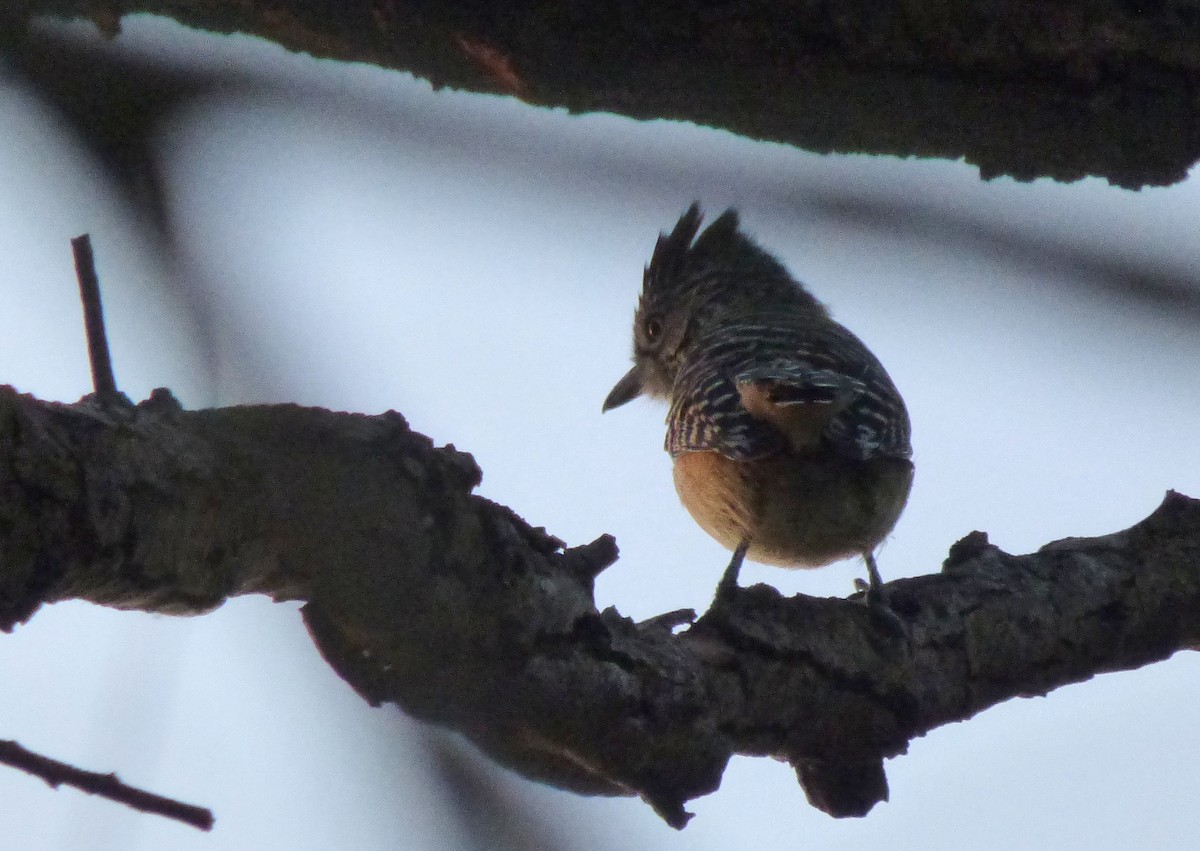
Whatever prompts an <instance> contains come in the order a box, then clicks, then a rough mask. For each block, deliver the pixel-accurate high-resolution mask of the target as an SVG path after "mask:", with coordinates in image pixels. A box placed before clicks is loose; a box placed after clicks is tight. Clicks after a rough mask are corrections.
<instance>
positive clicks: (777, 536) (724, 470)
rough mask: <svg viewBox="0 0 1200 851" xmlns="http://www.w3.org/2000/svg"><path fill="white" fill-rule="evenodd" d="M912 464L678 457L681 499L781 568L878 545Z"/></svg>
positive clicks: (900, 503)
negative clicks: (747, 540)
mask: <svg viewBox="0 0 1200 851" xmlns="http://www.w3.org/2000/svg"><path fill="white" fill-rule="evenodd" d="M912 469H913V468H912V464H910V463H909V462H908V461H904V460H901V459H895V458H876V459H872V460H869V461H854V460H850V459H846V458H841V457H839V456H835V455H832V454H831V453H828V452H825V453H821V454H816V453H811V454H806V453H781V454H779V455H775V456H771V457H769V458H763V459H759V460H755V461H734V460H731V459H729V458H726V457H724V456H723V455H721V454H719V453H717V452H689V453H685V454H683V455H680V456H679V457H678V458H676V459H675V488H676V490H677V491H678V492H679V498H680V501H682V502H683V505H684V507H685V508H687V510H688V512H689V513H690V514H691V515H692V517H693V518H694V519H695V520H696V522H697V523H698V524H699V525H700V527H701V528H702V529H704V530H705V531H706V532H708V534H710V535H712V537H714V538H715V539H716V540H717V541H719V542H720V543H721V544H722V545H724V546H725V547H727V548H729V549H733V548H734V547H736V546H737V545H738V544H739V543H740V542H741V541H743V540H745V539H746V538H749V540H750V548H749V550H748V552H747V557H748V558H750V559H752V560H754V561H757V562H762V563H763V564H772V565H777V566H780V567H821V566H822V565H826V564H829V563H830V562H833V561H837V560H838V559H842V558H846V557H848V556H852V555H858V554H861V553H864V552H869V551H871V550H873V549H874V548H875V547H876V546H877V545H878V544H879V542H880V541H882V540H883V538H884V537H885V536H886V535H887V534H888V533H889V532H891V530H892V527H893V526H895V525H896V520H897V519H898V518H899V516H900V512H901V511H902V510H903V508H904V504H905V503H906V502H907V500H908V492H909V488H910V487H911V486H912Z"/></svg>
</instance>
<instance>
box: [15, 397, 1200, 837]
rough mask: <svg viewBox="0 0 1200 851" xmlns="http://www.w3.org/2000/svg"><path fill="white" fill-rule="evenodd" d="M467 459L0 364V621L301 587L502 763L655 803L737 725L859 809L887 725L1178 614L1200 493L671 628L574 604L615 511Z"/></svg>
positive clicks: (708, 778) (318, 613) (605, 558)
mask: <svg viewBox="0 0 1200 851" xmlns="http://www.w3.org/2000/svg"><path fill="white" fill-rule="evenodd" d="M478 481H479V470H478V468H477V467H476V466H475V464H474V461H473V460H472V459H471V458H470V456H468V455H465V454H464V453H461V452H458V451H456V450H455V449H453V447H445V448H440V449H439V448H435V447H434V446H433V444H432V443H431V442H430V441H429V440H428V439H427V438H425V437H422V436H420V435H418V434H415V433H413V432H412V431H411V430H409V428H408V426H407V424H406V423H405V422H404V420H403V418H401V417H400V416H399V415H398V414H395V413H387V414H382V415H379V416H364V415H356V414H339V413H332V412H329V411H324V410H319V409H311V408H300V407H297V406H294V405H278V406H260V407H242V408H226V409H219V410H206V411H183V410H181V409H180V408H179V406H178V404H177V403H175V401H174V400H173V398H172V397H171V396H170V394H168V393H167V392H166V391H157V392H156V393H155V394H153V395H152V396H151V398H150V399H148V400H147V401H145V402H143V403H141V404H140V405H137V406H134V405H132V404H130V403H128V402H125V401H124V400H121V399H119V398H118V399H113V398H111V397H110V398H109V399H104V400H97V399H95V398H92V397H88V398H85V399H84V400H82V401H81V402H79V403H77V404H75V405H61V404H55V403H46V402H41V401H38V400H36V399H34V398H32V397H29V396H23V395H20V394H18V393H16V392H15V391H13V390H12V389H11V388H0V627H3V628H4V629H6V630H11V629H12V628H13V627H14V626H15V625H16V624H17V623H18V622H21V621H24V620H26V619H28V618H29V617H31V616H32V615H33V614H34V612H35V611H36V610H37V608H38V607H39V606H41V605H42V604H44V603H52V602H56V601H59V600H65V599H69V598H75V599H84V600H90V601H93V602H95V603H99V604H103V605H109V606H115V607H118V608H129V609H142V610H146V611H157V612H167V613H174V614H199V613H202V612H205V611H208V610H210V609H212V608H213V607H215V606H218V605H220V604H221V603H222V601H224V600H225V599H227V598H228V597H230V596H232V595H235V594H245V593H264V594H268V595H270V596H272V597H273V598H275V599H277V600H282V599H299V600H304V601H305V606H304V609H303V612H304V618H305V621H306V623H307V625H308V627H309V630H310V632H311V634H312V636H313V638H314V639H315V641H316V642H317V645H318V647H319V648H320V650H321V652H322V653H323V654H324V656H325V658H326V659H327V660H328V661H329V663H330V664H331V665H332V666H333V667H334V668H335V669H336V670H337V671H338V673H339V674H341V676H343V677H344V678H345V679H346V680H347V681H348V682H349V683H350V684H351V685H352V686H353V687H354V688H355V689H357V690H358V691H359V693H361V694H362V695H363V696H364V697H365V698H366V699H368V700H370V701H371V702H372V703H381V702H385V701H390V702H394V703H396V704H398V705H400V706H401V707H402V708H404V709H405V710H406V711H408V712H409V713H411V714H413V715H415V716H417V717H420V718H424V719H426V720H429V721H432V722H435V723H438V724H443V725H446V726H449V727H453V728H455V729H458V730H460V731H462V732H463V733H465V734H466V735H467V736H469V737H470V738H471V739H473V740H474V741H475V742H476V743H477V744H479V745H480V746H481V747H482V748H483V749H484V750H486V751H487V752H488V753H490V754H492V755H493V756H494V757H495V758H496V759H498V760H500V761H501V762H503V763H505V764H507V765H509V766H511V767H513V768H515V769H517V770H518V771H520V772H522V773H524V774H526V775H527V776H530V777H534V778H538V779H541V780H545V781H548V782H551V783H554V784H556V785H559V786H562V787H564V788H568V789H574V790H577V791H580V792H585V793H591V794H612V795H632V794H636V795H641V796H642V797H643V798H644V799H646V800H647V801H648V802H649V803H651V804H652V805H653V806H654V807H655V808H656V809H657V810H658V812H659V813H660V814H661V815H662V816H663V817H664V818H665V819H666V820H667V821H668V822H670V823H671V824H673V825H675V826H677V827H678V826H682V825H683V824H685V823H686V821H687V818H688V815H687V813H686V812H685V811H684V804H685V802H686V801H688V800H689V799H691V798H694V797H696V796H699V795H703V794H705V793H707V792H711V791H712V790H714V789H715V788H716V787H717V785H718V783H719V782H720V778H721V774H722V772H723V770H724V766H725V764H726V761H727V760H728V759H729V757H730V756H731V755H732V754H734V753H743V754H756V755H772V756H776V757H779V758H783V759H786V760H787V761H788V762H790V763H791V764H792V765H793V766H794V767H795V768H796V771H797V774H798V777H799V779H800V782H801V783H802V785H803V786H804V788H805V790H806V792H807V794H808V796H809V799H810V801H812V803H813V804H814V805H816V806H818V807H820V808H821V809H823V810H825V811H826V812H829V813H832V814H834V815H838V816H846V815H861V814H864V813H866V812H867V811H868V810H869V809H870V808H871V807H872V806H873V805H874V803H876V802H877V801H879V800H883V799H884V798H886V795H887V783H886V779H885V777H884V773H883V760H884V759H886V758H888V757H892V756H895V755H897V754H900V753H903V752H904V750H905V748H906V745H907V743H908V741H910V740H911V739H912V738H913V737H915V736H919V735H922V734H923V733H925V732H926V731H928V730H930V729H932V728H934V727H937V726H938V725H941V724H945V723H948V722H951V721H957V720H961V719H964V718H968V717H970V716H971V715H973V714H975V713H976V712H979V711H980V710H982V709H985V708H987V707H988V706H992V705H994V704H996V703H999V702H1000V701H1003V700H1007V699H1008V698H1011V697H1015V696H1019V695H1033V694H1043V693H1045V692H1047V691H1049V690H1051V689H1053V688H1056V687H1057V686H1060V685H1063V684H1066V683H1072V682H1078V681H1080V680H1085V679H1087V678H1089V677H1091V676H1092V675H1094V674H1096V673H1098V672H1101V671H1113V670H1120V669H1128V668H1134V667H1137V666H1140V665H1144V664H1147V663H1149V662H1152V661H1156V660H1160V659H1164V658H1166V657H1167V656H1169V655H1171V654H1172V653H1173V652H1175V651H1176V650H1179V649H1183V648H1191V647H1195V646H1196V645H1197V643H1198V642H1200V502H1197V501H1194V500H1191V499H1188V498H1186V497H1183V496H1180V495H1178V494H1169V495H1168V497H1167V499H1166V500H1165V501H1164V502H1163V504H1162V505H1161V506H1160V507H1159V509H1158V510H1157V511H1155V512H1154V514H1152V515H1151V516H1150V517H1149V518H1147V519H1146V520H1145V521H1143V522H1142V523H1139V524H1138V525H1136V526H1134V527H1133V528H1131V529H1128V530H1126V531H1124V532H1119V533H1116V534H1113V535H1108V536H1105V537H1101V538H1090V539H1067V540H1063V541H1058V542H1055V543H1053V544H1049V545H1047V546H1045V547H1043V548H1042V549H1041V550H1039V551H1038V552H1036V553H1033V554H1030V555H1025V556H1011V555H1008V554H1005V553H1003V552H1001V551H1000V550H998V549H997V548H995V547H993V546H991V545H989V544H988V543H987V540H986V537H985V536H984V535H982V534H981V533H973V534H972V535H970V536H968V537H967V538H965V539H964V540H963V541H960V542H959V543H958V544H957V545H955V547H954V548H953V549H952V551H951V553H950V556H949V558H948V559H947V561H946V563H945V565H944V566H943V569H942V571H941V572H940V573H937V574H932V575H928V576H919V577H915V578H911V579H902V580H897V581H894V582H891V583H889V584H888V585H887V586H885V587H886V593H887V597H888V600H889V603H890V606H891V609H892V611H893V613H894V615H895V617H894V618H893V617H890V616H885V615H881V614H880V613H879V612H877V611H875V610H872V609H871V608H869V607H867V606H863V605H861V604H859V603H857V602H854V601H849V600H841V599H816V598H810V597H805V596H796V597H791V598H787V597H783V596H782V595H780V594H779V593H778V592H777V591H775V590H774V589H772V588H769V587H767V586H762V585H759V586H755V587H752V588H748V589H743V590H741V591H739V592H738V593H736V594H733V595H731V596H730V597H728V598H722V600H721V601H720V602H719V603H718V604H717V605H715V606H714V608H713V609H711V610H710V611H709V612H707V613H706V614H705V615H704V616H703V617H702V618H700V620H699V621H697V622H696V623H695V624H694V625H692V626H691V627H690V628H688V629H686V630H685V631H682V632H679V633H676V632H675V631H674V630H673V628H672V624H673V623H677V622H678V621H679V618H677V617H674V616H672V617H668V618H665V619H653V620H651V621H647V622H645V623H643V624H636V623H634V622H632V621H630V620H629V619H627V618H624V617H622V616H621V615H620V614H619V613H618V612H617V611H616V610H614V609H608V610H605V611H603V612H599V611H597V610H596V607H595V604H594V601H593V596H592V581H593V578H594V577H595V575H596V574H597V573H599V572H600V571H601V570H603V569H604V567H605V566H607V565H608V564H610V563H611V562H612V561H613V560H615V558H616V548H615V545H614V544H613V542H612V539H611V538H608V537H607V536H606V537H602V538H600V539H598V540H597V541H595V542H593V543H592V544H589V545H586V546H583V547H576V548H571V549H565V548H564V547H563V545H562V542H560V541H558V540H557V539H555V538H554V537H552V536H551V535H549V534H547V533H546V532H544V531H543V530H541V529H534V528H531V527H530V526H529V525H527V524H526V523H525V522H524V521H523V520H521V519H520V518H519V517H517V516H516V515H515V514H514V513H513V512H512V511H511V510H509V509H507V508H505V507H503V506H500V505H497V504H495V503H493V502H490V501H488V500H486V499H483V498H481V497H479V496H475V495H473V494H472V493H471V491H472V489H473V488H474V486H475V485H476V484H477V483H478Z"/></svg>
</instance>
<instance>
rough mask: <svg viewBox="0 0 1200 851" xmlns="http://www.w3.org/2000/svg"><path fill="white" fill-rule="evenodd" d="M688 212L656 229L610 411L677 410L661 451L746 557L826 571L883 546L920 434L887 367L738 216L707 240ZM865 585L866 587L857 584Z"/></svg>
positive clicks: (875, 596)
mask: <svg viewBox="0 0 1200 851" xmlns="http://www.w3.org/2000/svg"><path fill="white" fill-rule="evenodd" d="M703 219H704V215H703V213H702V212H701V210H700V206H699V204H698V203H694V204H692V205H691V206H690V207H689V208H688V209H687V211H686V212H684V214H683V215H682V216H681V217H680V219H679V221H678V223H677V224H676V225H675V227H674V228H673V229H672V230H671V232H670V233H661V234H660V235H659V237H658V241H657V243H656V244H655V247H654V251H653V253H652V255H651V259H650V262H649V264H647V265H646V267H645V270H644V274H643V279H642V292H641V296H640V298H639V299H638V304H637V309H636V311H635V313H634V322H633V367H632V368H631V369H630V370H629V371H628V372H627V373H626V374H625V375H624V377H622V378H621V379H620V380H619V381H618V382H617V383H616V385H615V386H614V387H613V388H612V391H611V392H610V393H609V394H608V396H607V398H606V399H605V400H604V404H603V408H602V410H603V411H605V412H607V411H610V410H612V409H613V408H617V407H619V406H621V405H624V404H626V403H627V402H630V401H632V400H633V399H635V398H637V397H639V396H647V397H650V398H653V399H659V400H663V401H666V402H667V403H668V411H667V418H666V423H667V430H666V438H665V441H664V448H665V449H666V451H667V452H668V453H669V454H670V455H671V458H672V460H673V475H674V480H675V488H676V491H677V492H678V494H679V498H680V501H681V502H682V503H683V505H684V507H685V508H686V509H687V511H688V512H689V513H690V514H691V516H692V517H693V518H694V519H695V521H696V522H697V524H699V526H700V527H701V528H702V529H703V530H704V531H706V532H707V533H708V534H709V535H711V536H712V537H713V538H715V539H716V540H717V541H718V542H719V543H721V544H722V545H723V546H724V547H725V548H726V549H729V550H731V551H732V553H733V555H732V558H731V559H730V562H729V565H728V567H727V568H726V569H725V572H724V574H723V576H722V578H721V581H720V583H719V584H718V586H717V594H718V597H720V596H721V595H722V594H724V593H728V592H731V591H732V590H733V589H736V588H737V587H738V586H737V581H738V573H739V571H740V569H741V566H742V562H743V560H744V559H746V558H750V559H752V560H754V561H757V562H760V563H763V564H768V565H778V566H781V567H800V568H811V567H821V566H824V565H827V564H830V563H831V562H834V561H838V560H841V559H845V558H849V557H853V556H861V557H862V559H863V561H864V562H865V564H866V567H867V573H868V577H869V583H868V584H867V585H866V588H865V591H866V593H865V598H866V600H867V601H868V602H869V603H878V602H880V601H881V600H882V591H881V588H882V585H883V582H882V579H881V578H880V575H879V569H878V566H877V564H876V560H875V550H876V548H877V547H878V546H879V544H880V543H881V542H882V541H883V539H884V538H885V537H887V536H888V535H889V534H890V533H891V531H892V529H893V528H894V527H895V525H896V522H897V520H898V519H899V517H900V514H901V512H902V511H903V510H904V507H905V505H906V503H907V502H908V496H909V492H910V490H911V488H912V481H913V470H914V468H913V464H912V443H911V425H910V421H909V416H908V410H907V408H906V407H905V404H904V400H903V398H902V397H901V395H900V392H899V391H898V390H897V389H896V386H895V384H894V383H893V382H892V379H891V377H890V376H889V375H888V373H887V371H886V370H885V369H884V367H883V365H882V364H881V363H880V362H879V359H878V358H876V357H875V355H874V354H872V353H871V351H870V350H869V349H868V348H867V347H866V346H865V345H864V344H863V342H862V341H861V340H859V338H858V337H856V336H855V335H854V334H853V333H851V332H850V331H849V330H848V329H847V328H845V327H844V326H842V325H840V324H838V323H837V322H835V321H834V320H833V319H832V317H831V316H830V314H829V310H828V309H827V308H826V307H825V305H823V304H822V303H821V302H819V301H818V300H817V299H816V298H815V297H814V296H813V295H812V294H811V293H810V292H809V291H808V290H807V289H805V287H804V286H803V285H802V284H801V283H800V282H799V281H797V280H796V279H795V278H793V277H792V275H791V274H790V273H789V272H788V270H787V269H786V268H785V267H784V266H783V265H782V264H781V263H780V262H779V260H778V259H776V258H775V257H774V256H772V255H771V254H770V253H768V252H767V251H766V250H765V249H763V248H762V247H761V246H760V245H759V244H758V243H757V242H756V241H755V240H754V239H753V238H752V237H750V236H749V235H747V234H746V233H745V232H743V230H742V229H741V225H740V220H739V216H738V213H737V211H736V210H735V209H733V208H730V209H728V210H726V211H725V212H724V213H722V214H721V215H720V216H718V217H717V218H716V219H714V220H713V221H712V223H711V224H709V226H708V227H707V228H705V229H704V231H703V232H702V233H701V232H700V227H701V224H702V223H703ZM859 587H860V589H861V588H862V587H863V586H862V584H861V583H860V584H859Z"/></svg>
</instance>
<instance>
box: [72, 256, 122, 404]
mask: <svg viewBox="0 0 1200 851" xmlns="http://www.w3.org/2000/svg"><path fill="white" fill-rule="evenodd" d="M71 252H72V254H74V256H75V275H76V277H78V279H79V300H80V301H81V302H82V303H83V326H84V330H85V331H86V333H87V345H88V360H89V362H90V363H91V366H92V389H93V390H94V391H95V392H96V394H97V395H98V396H105V395H109V396H111V395H113V394H115V393H116V392H117V379H116V377H115V376H114V375H113V368H112V357H111V356H110V355H109V352H108V335H107V334H106V333H105V331H104V307H103V304H102V302H101V300H100V278H99V276H97V274H96V258H95V257H94V256H93V255H92V239H91V237H90V236H88V234H86V233H85V234H83V235H82V236H77V237H75V238H74V239H72V240H71Z"/></svg>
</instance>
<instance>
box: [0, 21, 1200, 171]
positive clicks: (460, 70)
mask: <svg viewBox="0 0 1200 851" xmlns="http://www.w3.org/2000/svg"><path fill="white" fill-rule="evenodd" d="M7 5H8V7H9V9H8V12H7V14H8V15H9V16H10V19H11V20H14V21H16V22H17V24H13V26H17V25H19V24H21V23H24V22H26V21H28V20H29V19H30V18H31V17H32V16H34V15H39V14H41V15H45V14H51V15H59V16H68V17H84V18H88V19H90V20H92V21H94V22H96V24H97V25H98V26H99V27H100V28H101V30H102V31H104V32H106V33H109V34H115V33H116V32H117V31H118V29H119V26H120V20H121V18H120V15H121V14H127V13H131V12H150V13H153V14H158V15H164V16H168V17H171V18H174V19H175V20H178V21H180V22H181V23H184V24H186V25H188V26H192V27H196V28H198V29H205V30H210V31H214V32H220V33H231V32H238V33H247V34H252V35H257V36H260V37H262V38H266V39H269V40H271V41H273V42H275V43H277V44H280V45H282V46H284V47H287V48H289V49H292V50H301V51H305V52H308V53H311V54H312V55H314V56H318V57H322V58H333V59H339V60H343V61H354V62H367V63H371V64H374V65H378V66H380V67H383V68H393V69H397V70H403V71H410V72H412V73H414V74H416V75H419V76H421V77H424V78H426V79H428V80H430V81H431V82H432V83H433V84H434V85H435V86H453V87H455V88H461V89H467V90H471V91H485V92H501V93H505V94H511V95H515V96H518V97H520V98H522V99H524V100H526V101H528V102H530V103H534V104H540V105H544V106H555V107H567V108H568V109H571V110H573V111H581V112H584V111H609V112H616V113H620V114H624V115H628V116H632V117H634V118H643V119H649V118H675V119H684V120H688V121H694V122H697V123H700V124H706V125H712V126H715V127H720V128H724V129H728V130H731V131H733V132H736V133H740V134H743V135H746V136H750V137H752V138H756V139H766V140H771V141H779V142H785V143H788V144H792V145H796V146H798V147H801V148H805V149H807V150H811V151H818V152H842V153H875V154H893V155H898V156H920V157H944V158H950V159H956V158H960V157H963V158H966V160H967V161H968V162H971V163H974V164H976V165H978V166H979V169H980V172H981V173H982V174H983V176H984V177H991V176H996V175H1002V174H1003V175H1012V176H1014V177H1017V178H1019V179H1024V180H1029V179H1033V178H1035V177H1040V176H1048V177H1053V178H1055V179H1058V180H1076V179H1079V178H1081V177H1084V176H1087V175H1096V176H1102V177H1105V178H1107V179H1108V180H1109V181H1111V182H1113V183H1115V184H1117V185H1120V186H1125V187H1130V188H1136V187H1140V186H1143V185H1148V184H1156V185H1157V184H1168V183H1173V182H1176V181H1179V180H1182V179H1183V178H1184V177H1185V176H1186V174H1187V171H1188V168H1189V167H1190V166H1191V165H1192V163H1194V162H1195V161H1196V159H1197V158H1198V157H1200V117H1198V116H1200V110H1198V109H1197V106H1198V105H1200V103H1198V100H1200V59H1198V58H1197V57H1200V27H1198V26H1197V23H1200V13H1198V12H1197V7H1196V6H1195V4H1194V3H1191V2H1184V0H1167V2H1159V3H1150V4H1131V3H1119V2H1113V0H1067V2H1055V3H1041V4H1029V3H1024V2H1018V0H989V2H981V0H973V2H963V3H903V2H890V3H880V2H877V0H842V2H838V3H820V2H802V3H782V2H776V3H759V2H749V0H740V2H728V3H721V4H717V5H714V4H711V3H696V2H656V3H643V2H623V3H605V4H589V3H563V2H547V0H519V2H506V3H502V4H501V3H489V2H478V0H457V2H449V3H430V2H420V0H352V2H343V3H312V2H308V0H194V2H187V3H181V2H179V0H122V2H121V3H119V4H114V3H113V2H112V0H19V1H18V2H11V0H10V2H9V3H8V4H7ZM2 14H3V13H0V15H2ZM0 30H3V21H0ZM0 42H2V38H0Z"/></svg>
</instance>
